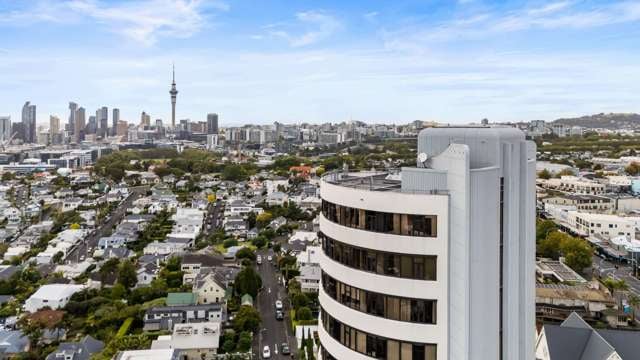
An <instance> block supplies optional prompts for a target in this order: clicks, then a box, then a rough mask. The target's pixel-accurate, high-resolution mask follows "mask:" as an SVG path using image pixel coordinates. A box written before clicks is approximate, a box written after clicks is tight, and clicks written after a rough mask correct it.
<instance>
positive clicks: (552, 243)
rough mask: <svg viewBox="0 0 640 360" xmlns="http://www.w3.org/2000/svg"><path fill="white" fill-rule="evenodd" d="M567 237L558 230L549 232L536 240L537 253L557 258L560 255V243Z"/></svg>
mask: <svg viewBox="0 0 640 360" xmlns="http://www.w3.org/2000/svg"><path fill="white" fill-rule="evenodd" d="M567 237H569V235H567V234H565V233H562V232H560V231H553V232H551V233H549V234H548V235H547V237H545V238H544V239H542V240H540V241H539V242H538V246H537V252H538V255H540V256H541V257H546V258H550V259H554V260H558V258H559V257H560V255H561V252H560V243H561V242H562V240H563V239H565V238H567Z"/></svg>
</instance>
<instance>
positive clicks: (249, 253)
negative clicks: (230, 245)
mask: <svg viewBox="0 0 640 360" xmlns="http://www.w3.org/2000/svg"><path fill="white" fill-rule="evenodd" d="M236 258H237V259H249V260H251V261H253V260H255V259H256V254H255V253H254V252H253V250H251V249H249V248H247V247H243V248H242V249H240V250H238V252H237V253H236Z"/></svg>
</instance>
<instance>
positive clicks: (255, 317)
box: [233, 305, 261, 332]
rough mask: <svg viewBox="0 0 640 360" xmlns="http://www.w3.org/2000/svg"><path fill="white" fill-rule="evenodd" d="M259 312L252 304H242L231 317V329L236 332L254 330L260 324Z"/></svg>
mask: <svg viewBox="0 0 640 360" xmlns="http://www.w3.org/2000/svg"><path fill="white" fill-rule="evenodd" d="M260 321H261V320H260V313H258V311H257V310H256V309H254V308H253V306H249V305H243V306H241V307H240V310H238V312H237V313H236V317H235V318H234V319H233V329H234V330H235V331H236V332H243V331H250V332H255V331H256V330H258V327H259V326H260Z"/></svg>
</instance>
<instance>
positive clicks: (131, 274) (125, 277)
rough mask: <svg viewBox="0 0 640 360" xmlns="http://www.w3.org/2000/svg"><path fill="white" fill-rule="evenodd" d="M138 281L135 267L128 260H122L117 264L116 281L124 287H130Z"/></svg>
mask: <svg viewBox="0 0 640 360" xmlns="http://www.w3.org/2000/svg"><path fill="white" fill-rule="evenodd" d="M137 282H138V278H137V276H136V267H135V266H134V265H133V263H132V262H131V261H129V260H124V261H122V262H121V263H120V265H119V266H118V283H120V284H122V286H124V287H125V288H126V289H131V288H132V287H134V286H135V285H136V283H137Z"/></svg>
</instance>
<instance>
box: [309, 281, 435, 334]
mask: <svg viewBox="0 0 640 360" xmlns="http://www.w3.org/2000/svg"><path fill="white" fill-rule="evenodd" d="M322 286H323V289H324V291H325V293H326V294H327V295H328V296H329V297H330V298H332V299H334V300H336V301H337V302H339V303H340V304H342V305H344V306H347V307H349V308H351V309H354V310H357V311H361V312H363V313H366V314H369V315H373V316H379V317H383V318H387V319H391V320H398V321H406V322H414V323H423V324H435V323H436V300H430V299H412V298H404V297H398V296H392V295H385V294H380V293H377V292H373V291H368V290H363V289H359V288H356V287H354V286H350V285H346V284H344V283H342V282H340V281H338V280H336V279H334V278H333V277H331V276H330V275H329V274H327V273H325V272H322ZM336 289H338V290H337V292H336Z"/></svg>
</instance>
